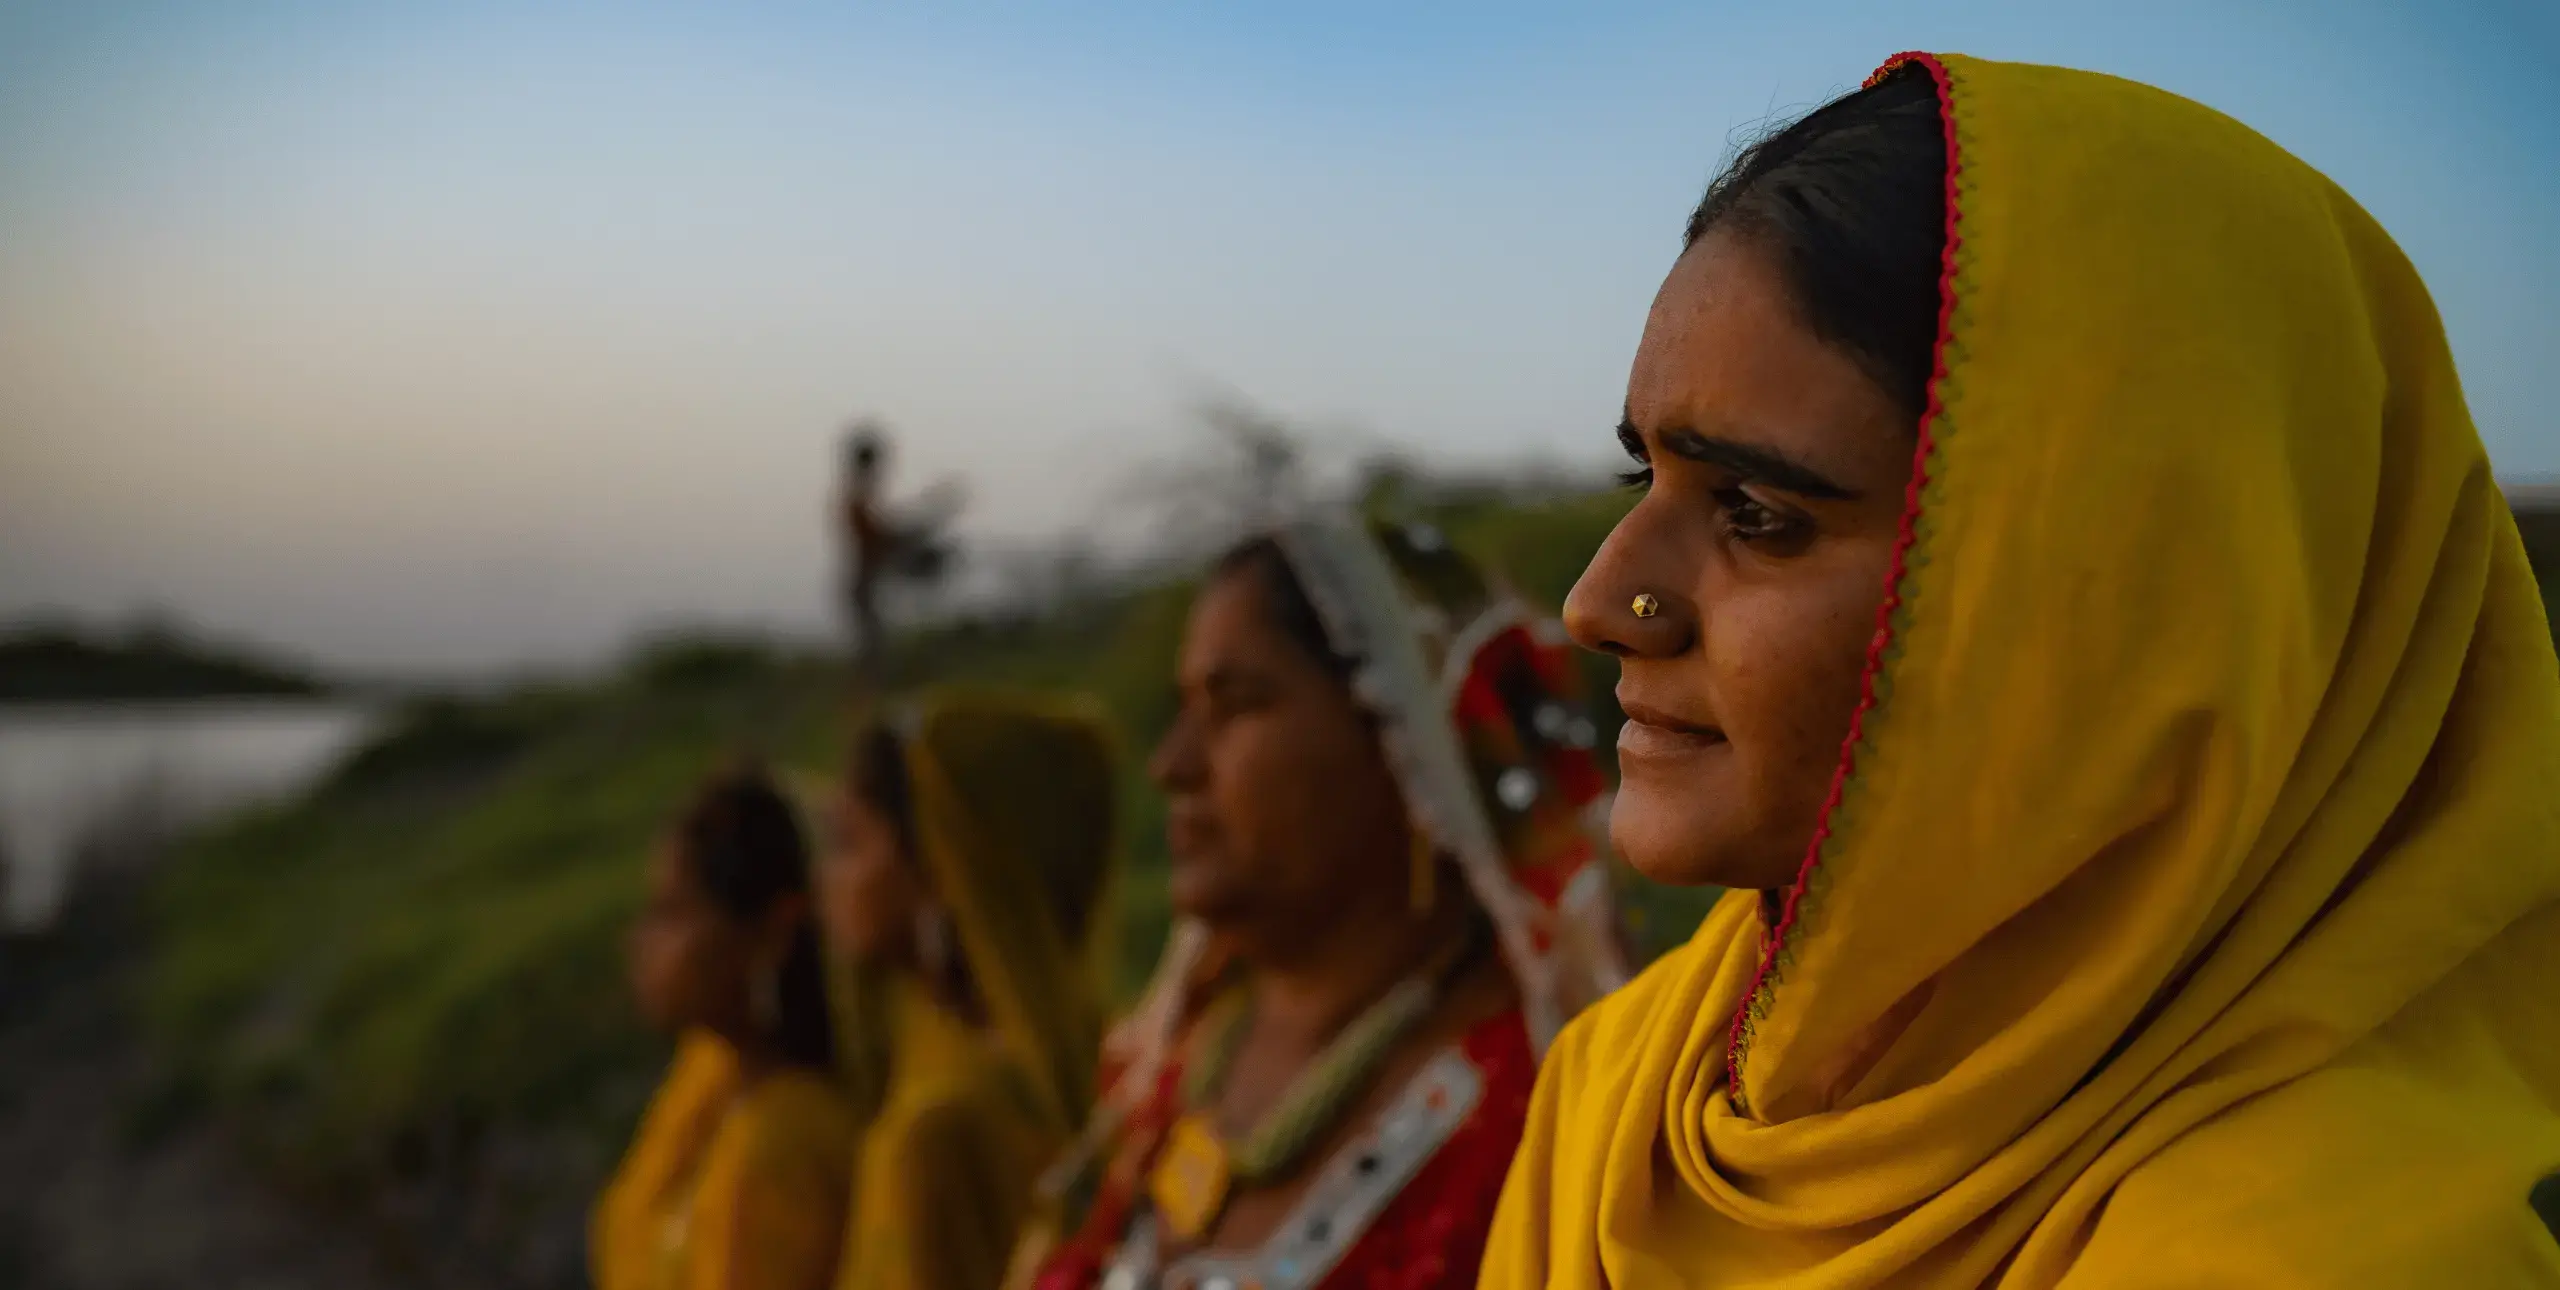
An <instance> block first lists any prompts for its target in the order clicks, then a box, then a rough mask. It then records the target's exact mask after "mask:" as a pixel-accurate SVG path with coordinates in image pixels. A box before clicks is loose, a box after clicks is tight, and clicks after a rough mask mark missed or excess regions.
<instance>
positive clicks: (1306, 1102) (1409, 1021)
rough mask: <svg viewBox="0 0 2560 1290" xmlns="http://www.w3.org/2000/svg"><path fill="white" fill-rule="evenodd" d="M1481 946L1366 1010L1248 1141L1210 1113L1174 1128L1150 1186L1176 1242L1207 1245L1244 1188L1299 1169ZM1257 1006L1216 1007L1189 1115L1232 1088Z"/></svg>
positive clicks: (1235, 993)
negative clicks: (1227, 1131) (1226, 1133)
mask: <svg viewBox="0 0 2560 1290" xmlns="http://www.w3.org/2000/svg"><path fill="white" fill-rule="evenodd" d="M1477 940H1478V937H1477V935H1476V934H1475V932H1474V931H1472V930H1471V931H1470V932H1469V933H1468V935H1467V936H1466V937H1465V938H1464V939H1462V940H1459V941H1457V942H1454V943H1452V944H1451V945H1450V946H1449V947H1447V948H1445V949H1443V950H1442V951H1440V952H1439V953H1437V954H1434V955H1433V956H1432V957H1431V959H1430V960H1429V961H1428V962H1426V963H1424V964H1423V965H1422V966H1421V967H1420V968H1419V969H1417V970H1416V971H1415V972H1414V973H1413V974H1412V975H1410V976H1408V977H1406V978H1404V979H1403V980H1401V981H1398V982H1397V983H1396V984H1395V987H1394V988H1393V989H1390V990H1388V991H1387V992H1386V993H1385V994H1383V995H1381V996H1379V998H1378V1000H1377V1002H1375V1003H1372V1004H1370V1005H1369V1006H1368V1007H1367V1008H1366V1009H1363V1010H1362V1011H1361V1013H1360V1015H1359V1016H1358V1017H1357V1018H1354V1019H1353V1020H1352V1022H1351V1024H1350V1025H1348V1026H1345V1027H1344V1028H1343V1030H1342V1033H1341V1034H1339V1035H1336V1036H1334V1038H1333V1042H1331V1043H1328V1044H1326V1045H1325V1047H1324V1051H1323V1052H1321V1053H1318V1054H1317V1055H1316V1059H1315V1060H1314V1061H1312V1062H1309V1063H1308V1064H1307V1066H1306V1068H1305V1069H1304V1070H1302V1071H1300V1072H1299V1073H1298V1075H1297V1077H1296V1078H1295V1079H1292V1080H1290V1081H1289V1087H1288V1089H1287V1090H1286V1091H1285V1092H1283V1093H1282V1094H1281V1095H1280V1100H1279V1101H1278V1102H1276V1103H1274V1104H1273V1106H1272V1107H1271V1109H1270V1110H1269V1111H1267V1112H1265V1113H1264V1114H1263V1116H1262V1118H1261V1119H1260V1120H1259V1121H1258V1122H1256V1123H1255V1125H1254V1126H1253V1128H1252V1130H1251V1131H1250V1132H1248V1133H1246V1134H1245V1135H1244V1136H1243V1137H1242V1138H1240V1139H1237V1140H1234V1141H1229V1140H1227V1139H1225V1138H1224V1137H1222V1136H1220V1135H1219V1133H1218V1131H1217V1129H1216V1128H1215V1127H1213V1126H1212V1125H1211V1123H1210V1121H1209V1117H1208V1115H1207V1114H1206V1112H1205V1111H1202V1110H1192V1111H1190V1112H1188V1113H1187V1114H1185V1115H1183V1116H1182V1118H1181V1119H1179V1120H1177V1121H1175V1122H1174V1125H1173V1127H1172V1129H1171V1130H1170V1132H1169V1133H1168V1135H1167V1137H1166V1139H1165V1144H1164V1150H1163V1154H1162V1156H1160V1157H1159V1158H1158V1159H1157V1161H1156V1165H1155V1168H1154V1169H1153V1170H1152V1171H1150V1173H1149V1176H1148V1180H1147V1194H1148V1197H1149V1199H1151V1200H1153V1201H1154V1202H1155V1207H1156V1212H1157V1213H1158V1214H1160V1215H1162V1216H1163V1218H1164V1220H1165V1222H1166V1224H1167V1225H1168V1226H1170V1227H1171V1228H1172V1229H1173V1231H1174V1233H1175V1234H1176V1235H1178V1236H1180V1237H1181V1238H1182V1239H1184V1240H1198V1239H1199V1238H1200V1237H1201V1236H1202V1235H1203V1234H1204V1233H1206V1232H1207V1231H1208V1230H1209V1226H1210V1224H1212V1223H1215V1222H1216V1221H1217V1219H1218V1215H1219V1214H1221V1213H1223V1212H1224V1211H1225V1210H1226V1205H1227V1200H1228V1198H1229V1197H1230V1196H1232V1195H1233V1194H1234V1193H1235V1190H1236V1188H1237V1187H1238V1186H1239V1185H1242V1186H1248V1187H1249V1186H1256V1185H1259V1184H1262V1183H1265V1182H1269V1181H1271V1180H1273V1179H1276V1178H1279V1177H1281V1176H1282V1175H1284V1174H1286V1173H1287V1172H1288V1171H1289V1170H1290V1169H1291V1168H1292V1167H1293V1166H1295V1165H1296V1164H1297V1163H1298V1161H1299V1160H1300V1158H1302V1157H1303V1156H1305V1155H1306V1153H1307V1151H1308V1149H1309V1148H1311V1147H1313V1146H1314V1145H1315V1143H1316V1142H1317V1140H1318V1139H1320V1138H1322V1137H1323V1136H1324V1133H1325V1131H1326V1130H1327V1129H1330V1128H1331V1127H1333V1124H1334V1122H1335V1121H1336V1120H1338V1119H1339V1118H1340V1117H1341V1115H1342V1113H1343V1111H1344V1109H1345V1108H1346V1107H1347V1106H1348V1105H1349V1104H1350V1102H1351V1100H1352V1095H1353V1094H1354V1093H1356V1092H1358V1091H1359V1090H1361V1089H1362V1088H1364V1087H1365V1086H1366V1085H1367V1084H1368V1082H1369V1079H1370V1077H1371V1076H1372V1075H1375V1074H1376V1073H1377V1068H1378V1067H1379V1066H1380V1065H1381V1064H1382V1063H1383V1062H1385V1060H1386V1057H1387V1054H1389V1053H1391V1052H1393V1051H1395V1047H1396V1045H1397V1044H1398V1043H1399V1042H1401V1041H1402V1040H1403V1039H1404V1038H1405V1036H1407V1035H1409V1034H1411V1033H1413V1030H1414V1029H1415V1027H1417V1026H1419V1025H1421V1024H1422V1022H1423V1020H1424V1019H1425V1018H1427V1017H1429V1016H1430V1015H1431V1009H1432V1006H1433V1005H1434V1004H1436V1003H1438V1002H1439V1001H1440V995H1441V991H1442V989H1443V987H1445V986H1446V984H1447V983H1448V979H1449V978H1450V977H1452V976H1454V975H1455V973H1456V970H1457V969H1458V968H1459V967H1462V966H1464V965H1465V963H1466V962H1467V961H1468V960H1470V959H1472V958H1473V957H1474V954H1473V951H1474V949H1475V948H1476V943H1477ZM1250 998H1251V996H1250V995H1248V994H1247V993H1246V992H1245V991H1244V990H1242V989H1237V990H1232V991H1229V992H1228V993H1227V994H1226V995H1225V996H1223V997H1221V998H1220V999H1219V1000H1218V1002H1217V1003H1215V1004H1213V1005H1211V1013H1210V1015H1209V1016H1208V1017H1206V1018H1204V1019H1203V1025H1204V1028H1205V1029H1206V1034H1207V1044H1206V1047H1205V1050H1204V1051H1203V1052H1202V1053H1201V1060H1200V1061H1199V1062H1198V1063H1196V1064H1195V1065H1193V1066H1191V1067H1190V1068H1189V1069H1187V1070H1185V1071H1184V1072H1183V1076H1182V1102H1183V1105H1184V1106H1186V1107H1195V1108H1199V1107H1206V1106H1207V1105H1208V1104H1209V1103H1210V1102H1211V1101H1212V1100H1213V1099H1215V1098H1216V1097H1217V1094H1218V1091H1219V1089H1221V1088H1222V1087H1224V1086H1225V1084H1226V1078H1227V1073H1228V1069H1229V1068H1230V1067H1231V1066H1233V1065H1234V1063H1235V1058H1236V1053H1237V1051H1238V1050H1240V1049H1241V1048H1242V1047H1243V1046H1244V1036H1245V1032H1246V1031H1247V1030H1248V1029H1250V1028H1251V1022H1252V1006H1251V1002H1250Z"/></svg>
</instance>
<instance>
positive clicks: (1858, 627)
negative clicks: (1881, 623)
mask: <svg viewBox="0 0 2560 1290" xmlns="http://www.w3.org/2000/svg"><path fill="white" fill-rule="evenodd" d="M1877 598H1878V593H1877V591H1876V587H1875V584H1873V583H1870V582H1868V581H1867V580H1866V579H1864V578H1854V579H1852V578H1847V577H1840V578H1833V579H1830V580H1828V582H1827V583H1826V584H1824V585H1817V586H1813V587H1789V588H1783V589H1777V588H1773V589H1770V590H1768V591H1766V592H1764V593H1761V594H1757V595H1753V596H1749V597H1744V598H1740V599H1738V600H1736V601H1735V602H1733V603H1731V604H1729V605H1728V606H1725V607H1724V608H1725V610H1726V612H1725V613H1724V614H1723V615H1722V616H1721V619H1722V620H1721V621H1720V622H1719V623H1718V624H1717V628H1718V629H1719V630H1717V631H1716V632H1715V633H1714V635H1713V636H1712V637H1710V639H1709V641H1708V646H1709V649H1710V652H1711V657H1713V659H1714V660H1715V663H1716V670H1717V671H1718V672H1719V673H1721V674H1722V675H1723V677H1724V680H1725V684H1724V686H1723V687H1722V689H1723V690H1724V693H1723V694H1722V695H1720V696H1719V698H1720V699H1722V700H1723V703H1722V704H1721V705H1720V707H1721V708H1722V710H1724V711H1726V712H1727V713H1728V714H1729V715H1728V716H1727V718H1726V722H1727V728H1728V731H1729V732H1730V733H1731V734H1733V735H1734V736H1735V738H1736V741H1737V743H1740V742H1742V741H1745V740H1756V741H1758V742H1761V743H1764V744H1769V745H1775V746H1776V747H1780V748H1788V749H1800V748H1802V747H1804V746H1807V745H1828V747H1826V748H1824V749H1823V756H1824V759H1825V760H1828V759H1829V758H1830V757H1831V756H1832V755H1834V754H1836V753H1837V752H1838V751H1839V742H1840V740H1841V738H1842V737H1843V736H1845V735H1846V734H1847V733H1848V728H1849V716H1850V713H1851V712H1852V711H1853V710H1854V709H1855V708H1856V706H1857V700H1858V692H1859V682H1860V680H1861V678H1862V677H1863V676H1864V675H1865V672H1866V661H1867V645H1868V642H1869V640H1870V639H1871V638H1872V637H1873V636H1874V634H1875V602H1876V600H1877Z"/></svg>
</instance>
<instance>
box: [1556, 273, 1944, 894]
mask: <svg viewBox="0 0 2560 1290" xmlns="http://www.w3.org/2000/svg"><path fill="white" fill-rule="evenodd" d="M1915 434H1916V417H1915V415H1914V414H1913V413H1912V412H1911V411H1910V410H1907V409H1905V408H1902V407H1900V406H1898V405H1897V404H1896V402H1895V401H1894V400H1893V399H1892V398H1891V397H1890V396H1888V395H1887V394H1886V393H1885V391H1884V389H1883V388H1882V387H1881V386H1879V385H1878V384H1877V383H1876V382H1875V381H1874V380H1873V379H1871V378H1870V377H1869V376H1868V375H1867V373H1866V371H1865V370H1864V369H1863V368H1862V367H1861V366H1860V365H1859V364H1858V362H1857V361H1856V360H1855V359H1853V358H1851V357H1850V356H1849V355H1848V354H1846V353H1844V352H1843V351H1841V350H1839V349H1836V348H1834V347H1833V346H1832V345H1830V344H1829V343H1827V342H1825V341H1824V340H1823V339H1822V338H1821V337H1819V336H1817V335H1815V334H1814V333H1813V332H1812V331H1811V330H1810V329H1808V328H1807V327H1806V326H1805V325H1804V324H1803V322H1802V321H1801V320H1800V318H1799V316H1798V311H1797V310H1796V308H1795V307H1794V303H1793V301H1792V299H1791V297H1790V296H1789V295H1788V293H1787V289H1786V285H1785V282H1784V280H1783V279H1782V278H1781V277H1780V276H1779V274H1778V272H1777V270H1776V267H1775V266H1774V265H1773V264H1771V263H1769V262H1768V258H1767V257H1766V256H1764V255H1762V254H1761V253H1760V251H1759V250H1758V248H1757V247H1755V246H1754V245H1752V244H1751V243H1750V242H1749V241H1748V240H1746V239H1744V238H1741V237H1738V236H1736V235H1735V234H1733V233H1731V232H1730V231H1726V230H1718V231H1714V232H1710V233H1709V234H1708V235H1707V236H1706V237H1704V238H1702V239H1700V240H1699V242H1698V243H1697V245H1695V246H1693V247H1691V248H1690V250H1689V251H1688V252H1687V253H1686V254H1684V255H1683V256H1682V257H1681V258H1680V261H1679V262H1678V263H1677V264H1676V265H1674V266H1673V267H1672V270H1671V274H1670V276H1669V277H1668V278H1667V279H1665V280H1664V282H1663V284H1662V289H1661V292H1660V294H1659V295H1657V296H1656V298H1655V300H1654V304H1653V311H1652V314H1651V315H1650V317H1649V318H1648V319H1647V320H1646V323H1645V332H1644V339H1643V342H1642V343H1641V345H1640V346H1639V347H1638V349H1637V351H1636V360H1635V368H1634V371H1633V373H1632V375H1631V376H1630V377H1629V380H1628V383H1627V404H1626V420H1625V423H1624V424H1623V425H1622V426H1621V428H1620V438H1621V439H1622V440H1623V441H1624V444H1625V447H1626V449H1627V451H1628V453H1629V454H1630V455H1631V456H1633V457H1634V458H1635V459H1636V461H1637V462H1638V464H1639V467H1640V468H1641V469H1640V473H1639V476H1638V477H1637V478H1636V479H1635V480H1633V481H1631V482H1634V483H1636V484H1637V485H1638V486H1639V487H1641V488H1643V490H1644V496H1643V498H1642V499H1641V500H1640V501H1639V502H1637V504H1636V506H1635V508H1634V509H1633V510H1632V511H1630V512H1629V513H1628V515H1627V517H1626V518H1625V519H1624V520H1621V521H1620V522H1619V524H1618V527H1617V528H1616V530H1615V531H1614V532H1612V533H1611V534H1610V535H1609V539H1608V541H1606V542H1605V543H1603V544H1602V545H1601V548H1600V551H1599V553H1598V554H1597V555H1595V556H1594V557H1593V558H1592V562H1591V566H1590V568H1589V569H1588V570H1586V571H1585V572H1584V573H1583V575H1582V579H1581V581H1580V582H1579V583H1577V584H1575V586H1574V589H1573V594H1572V596H1571V597H1570V598H1569V599H1568V600H1567V602H1566V606H1565V620H1566V625H1567V626H1568V627H1569V628H1570V629H1571V631H1572V632H1573V635H1574V638H1575V639H1576V640H1577V641H1579V642H1581V643H1582V644H1583V645H1584V646H1586V647H1588V648H1591V649H1595V650H1601V651H1604V652H1607V653H1610V654H1614V655H1616V656H1617V657H1618V659H1619V661H1620V669H1621V670H1620V675H1619V681H1618V699H1619V703H1620V706H1622V707H1623V708H1624V709H1625V710H1626V712H1627V717H1628V722H1627V725H1626V727H1625V728H1624V730H1623V731H1622V732H1621V734H1620V737H1619V745H1618V765H1619V772H1620V775H1621V785H1620V788H1619V793H1618V797H1617V804H1616V808H1615V811H1614V814H1613V815H1612V817H1611V821H1610V835H1611V840H1612V842H1613V843H1614V844H1615V846H1616V848H1617V850H1618V852H1619V853H1620V854H1621V855H1623V856H1625V857H1626V859H1627V861H1628V862H1629V863H1630V864H1633V865H1634V866H1636V868H1637V869H1638V870H1640V871H1642V872H1643V873H1644V874H1645V875H1646V876H1647V877H1650V878H1653V879H1654V880H1656V881H1659V882H1667V883H1676V884H1681V885H1701V884H1714V885H1719V886H1728V887H1755V888H1770V887H1783V886H1786V885H1787V884H1789V883H1791V882H1793V881H1794V879H1795V876H1796V872H1797V869H1798V867H1799V865H1800V864H1801V863H1802V861H1803V859H1804V853H1805V848H1806V846H1807V844H1808V843H1809V842H1810V841H1811V839H1812V836H1813V830H1814V827H1815V824H1816V821H1817V820H1818V819H1819V818H1820V816H1821V812H1822V807H1823V803H1824V801H1825V800H1826V799H1827V798H1828V796H1829V794H1830V791H1831V782H1832V779H1833V776H1834V772H1835V770H1836V769H1837V767H1838V765H1839V762H1840V753H1841V741H1842V740H1843V738H1844V737H1845V736H1846V735H1847V733H1848V730H1849V725H1850V718H1851V715H1852V713H1853V712H1854V711H1855V710H1856V708H1857V705H1858V701H1859V693H1860V680H1861V677H1862V675H1863V672H1864V668H1865V663H1866V655H1867V649H1868V644H1869V642H1870V641H1871V639H1872V638H1873V636H1874V634H1875V630H1876V611H1877V608H1878V606H1879V605H1880V604H1881V603H1882V600H1883V596H1884V590H1885V580H1886V573H1887V570H1888V569H1889V568H1890V567H1891V565H1892V562H1893V552H1894V546H1895V541H1896V537H1897V535H1898V533H1899V530H1900V527H1901V518H1902V511H1903V502H1904V492H1905V490H1906V488H1907V486H1908V484H1909V482H1910V477H1911V465H1912V451H1913V446H1914V442H1915ZM1639 595H1642V596H1649V597H1651V601H1650V602H1649V607H1650V608H1652V609H1653V612H1652V613H1651V614H1650V615H1646V616H1639V615H1638V613H1637V612H1636V610H1635V608H1634V602H1635V600H1636V597H1638V596H1639Z"/></svg>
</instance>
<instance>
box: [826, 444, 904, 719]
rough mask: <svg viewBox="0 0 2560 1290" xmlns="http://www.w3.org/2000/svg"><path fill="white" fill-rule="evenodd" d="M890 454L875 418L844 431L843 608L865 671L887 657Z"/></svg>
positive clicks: (858, 664)
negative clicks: (883, 500)
mask: <svg viewBox="0 0 2560 1290" xmlns="http://www.w3.org/2000/svg"><path fill="white" fill-rule="evenodd" d="M888 455H889V443H888V436H887V435H886V434H885V433H883V432H882V431H881V429H880V427H879V426H878V425H877V424H876V423H873V422H869V421H864V422H860V423H858V424H856V425H855V426H854V428H853V430H852V432H851V433H849V434H847V435H846V436H845V463H844V472H845V473H844V495H843V499H842V501H841V502H840V504H839V506H838V512H837V517H836V518H837V525H838V530H839V533H838V535H839V537H840V538H841V540H842V541H843V544H844V553H845V569H844V588H843V596H844V606H843V609H844V616H845V626H846V628H847V629H848V630H850V631H851V632H852V633H853V658H854V665H855V667H856V668H857V669H858V670H860V671H862V672H864V673H866V674H868V673H874V672H876V671H877V670H878V668H879V666H880V660H881V657H882V649H881V647H882V645H883V644H884V642H883V641H882V639H881V633H880V609H879V584H880V579H881V576H882V575H883V574H884V573H885V572H886V571H887V569H888V566H889V560H890V548H891V547H892V546H893V545H894V541H893V539H892V535H891V533H890V529H889V525H888V524H887V523H886V522H885V521H884V520H883V518H882V516H881V514H880V477H881V475H882V474H884V473H886V470H887V465H888Z"/></svg>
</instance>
